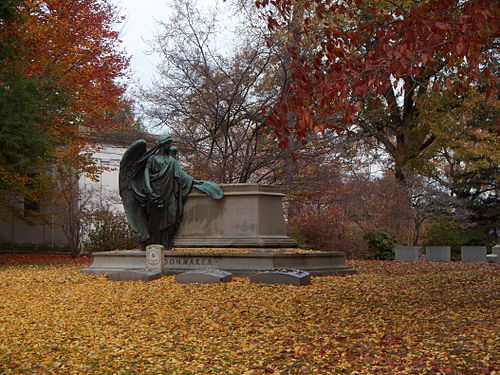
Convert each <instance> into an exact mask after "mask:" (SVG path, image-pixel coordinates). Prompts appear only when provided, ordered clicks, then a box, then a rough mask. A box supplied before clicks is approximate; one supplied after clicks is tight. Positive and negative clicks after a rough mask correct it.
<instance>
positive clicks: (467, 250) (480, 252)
mask: <svg viewBox="0 0 500 375" xmlns="http://www.w3.org/2000/svg"><path fill="white" fill-rule="evenodd" d="M461 253H462V258H461V259H462V262H464V263H484V262H486V246H462V249H461Z"/></svg>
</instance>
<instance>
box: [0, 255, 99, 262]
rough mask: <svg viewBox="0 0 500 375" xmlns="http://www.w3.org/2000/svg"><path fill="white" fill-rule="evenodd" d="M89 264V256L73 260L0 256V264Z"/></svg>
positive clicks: (90, 260) (69, 258)
mask: <svg viewBox="0 0 500 375" xmlns="http://www.w3.org/2000/svg"><path fill="white" fill-rule="evenodd" d="M91 262H92V257H90V256H79V257H76V258H74V257H72V256H71V255H68V254H45V253H39V254H13V253H12V254H0V264H26V263H35V264H44V263H58V264H67V263H71V264H90V263H91Z"/></svg>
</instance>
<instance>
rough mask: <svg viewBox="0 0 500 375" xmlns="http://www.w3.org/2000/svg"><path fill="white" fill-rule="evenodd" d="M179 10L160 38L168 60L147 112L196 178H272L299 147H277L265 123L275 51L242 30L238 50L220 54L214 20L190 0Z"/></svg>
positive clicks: (158, 41)
mask: <svg viewBox="0 0 500 375" xmlns="http://www.w3.org/2000/svg"><path fill="white" fill-rule="evenodd" d="M174 9H175V12H176V13H175V15H174V17H173V18H172V19H171V20H170V22H164V23H162V24H161V27H162V31H161V32H160V34H159V35H158V37H157V38H156V40H155V45H154V47H155V48H156V49H157V51H158V52H159V53H160V55H161V56H162V58H163V62H162V64H161V66H160V70H159V78H158V80H157V82H155V84H154V86H153V88H152V89H151V90H149V91H148V92H147V93H146V94H145V96H146V99H147V100H148V101H149V102H150V104H151V105H150V106H149V107H148V108H147V113H148V114H149V115H150V116H151V118H153V119H154V120H155V121H156V122H157V124H158V125H161V126H166V127H168V128H169V129H170V131H171V132H172V133H173V135H174V137H175V138H176V139H177V140H179V142H180V143H181V145H182V147H183V148H185V149H186V151H187V152H186V153H184V154H185V155H186V158H187V159H186V161H187V162H188V164H189V165H190V166H191V173H193V174H194V175H196V176H199V177H204V178H213V179H215V180H216V181H219V182H225V183H230V182H240V183H242V182H250V181H253V182H263V181H272V180H273V179H274V176H275V173H276V172H277V171H279V170H280V169H281V168H282V167H283V165H284V164H285V163H286V162H287V161H288V158H289V157H290V153H291V151H293V150H296V149H297V148H298V145H294V147H293V150H291V148H289V149H283V150H276V147H275V146H276V145H275V142H274V139H273V138H274V137H273V135H272V134H271V132H270V131H269V130H268V129H266V128H265V127H264V126H263V121H264V116H263V115H262V110H263V109H264V107H266V106H269V105H273V103H274V100H275V98H276V97H277V95H276V93H275V90H276V89H277V88H276V85H274V82H270V81H269V75H267V74H266V72H267V71H268V70H272V69H273V67H275V66H276V61H275V60H274V58H275V55H274V54H273V51H270V50H269V49H268V48H267V47H266V45H265V43H264V41H263V40H262V39H260V38H259V37H258V36H257V37H254V36H252V37H250V36H249V37H248V38H245V37H244V36H243V35H242V39H245V43H242V45H241V49H238V48H235V50H234V51H233V50H230V51H229V50H224V51H221V50H222V48H221V46H220V45H218V41H217V39H216V36H217V29H216V27H217V25H218V24H217V22H216V19H214V18H207V17H204V16H203V15H202V14H201V13H200V12H199V11H198V10H197V8H196V6H195V5H194V4H193V2H192V1H181V2H177V3H176V5H175V6H174ZM213 17H215V15H213ZM278 86H279V85H278ZM207 160H209V161H210V165H207Z"/></svg>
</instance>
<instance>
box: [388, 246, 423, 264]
mask: <svg viewBox="0 0 500 375" xmlns="http://www.w3.org/2000/svg"><path fill="white" fill-rule="evenodd" d="M419 256H420V246H396V247H395V248H394V260H396V261H398V262H415V261H417V260H418V257H419Z"/></svg>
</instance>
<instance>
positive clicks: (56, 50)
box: [0, 0, 128, 216]
mask: <svg viewBox="0 0 500 375" xmlns="http://www.w3.org/2000/svg"><path fill="white" fill-rule="evenodd" d="M7 9H8V11H7ZM2 14H6V15H7V16H6V17H5V18H4V19H2V22H1V24H0V41H1V44H2V49H1V51H2V56H1V58H2V59H3V62H4V64H2V67H0V74H1V77H2V78H1V79H0V84H1V86H2V88H3V92H2V95H3V96H2V97H0V100H5V101H9V103H10V102H12V103H15V105H14V106H6V107H3V106H2V111H4V113H7V115H9V116H11V118H12V119H13V120H5V119H8V116H7V117H6V116H4V117H3V119H0V121H2V128H1V129H0V131H1V132H2V135H5V136H0V139H3V140H4V142H6V143H5V144H4V145H5V146H6V147H5V148H4V149H3V150H4V151H2V152H4V154H5V153H6V152H8V153H10V159H9V157H5V158H3V159H2V160H0V172H1V173H2V176H0V177H1V180H2V183H4V184H5V183H6V182H9V185H8V186H7V185H6V187H5V189H4V194H2V197H3V204H2V208H3V209H7V210H10V211H11V212H12V213H14V214H16V213H17V212H18V206H16V205H15V204H14V205H7V204H5V202H11V201H12V198H11V197H10V196H8V195H7V194H6V193H5V192H6V191H9V192H14V193H15V192H18V193H21V195H24V196H26V195H29V196H28V198H29V199H30V200H38V201H40V200H41V199H42V198H43V193H44V192H47V191H49V190H50V189H52V188H53V187H54V186H53V185H52V186H50V185H49V184H45V185H43V184H41V183H40V182H39V181H41V180H42V179H43V180H46V179H44V178H43V177H45V176H47V177H54V176H53V175H52V172H51V171H53V168H52V166H58V165H61V163H68V167H69V170H71V171H73V172H74V173H75V175H78V174H81V173H87V172H88V173H90V174H92V173H93V166H92V163H89V160H88V158H87V157H86V154H85V153H82V152H81V151H82V150H84V149H86V145H87V137H86V135H87V134H88V133H90V132H92V131H94V132H95V131H99V130H100V129H103V128H106V127H111V126H123V125H124V122H123V121H117V120H118V119H120V113H122V112H123V108H124V107H126V106H127V102H126V101H125V100H124V97H123V94H124V92H125V86H124V82H125V80H124V78H126V69H127V65H128V59H127V58H126V57H125V56H124V54H123V52H122V51H121V50H120V49H119V48H120V47H119V39H118V32H117V31H116V30H115V26H116V23H117V22H120V18H119V17H118V16H117V13H116V9H115V7H114V6H113V5H111V3H110V2H109V1H98V0H79V1H76V0H74V1H73V0H71V1H59V0H45V1H31V0H18V1H11V2H10V7H9V8H2ZM12 80H15V82H17V83H19V84H17V83H16V84H13V83H11V81H12ZM16 90H17V91H16ZM4 98H5V99H4ZM9 121H10V122H9ZM10 123H12V124H13V125H11V126H10V128H9V124H10ZM20 124H22V126H19V125H20ZM9 129H11V130H10V132H9V131H8V130H9ZM12 158H17V159H19V160H21V161H22V162H23V163H24V164H22V165H21V164H19V163H18V164H17V165H16V163H15V162H13V161H12ZM55 169H57V167H56V168H55ZM12 170H13V171H14V172H12ZM4 171H7V172H6V173H4ZM16 173H17V175H16ZM23 174H24V175H23ZM56 178H57V175H56ZM65 180H66V178H62V179H61V180H60V181H58V182H57V184H56V188H57V189H58V190H59V191H60V193H61V195H62V196H64V194H63V193H64V190H65V189H66V190H71V189H73V187H72V186H70V185H71V184H70V185H66V184H65V183H64V181H65ZM26 186H29V187H32V191H31V192H30V193H29V194H27V193H24V191H23V189H24V190H26V189H25V187H26ZM42 187H45V189H42ZM64 207H66V206H64ZM19 216H23V215H19Z"/></svg>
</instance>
